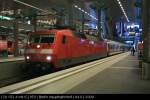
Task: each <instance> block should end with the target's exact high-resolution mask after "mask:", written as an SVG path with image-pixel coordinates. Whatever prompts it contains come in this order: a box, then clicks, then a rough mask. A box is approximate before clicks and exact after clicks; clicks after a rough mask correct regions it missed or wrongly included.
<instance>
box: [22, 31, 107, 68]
mask: <svg viewBox="0 0 150 100" xmlns="http://www.w3.org/2000/svg"><path fill="white" fill-rule="evenodd" d="M106 56H107V43H106V42H104V41H91V40H87V39H84V38H79V37H76V36H75V35H74V33H73V32H72V31H71V30H69V29H64V30H55V29H54V30H47V31H37V32H33V33H30V36H29V43H28V45H27V46H26V48H25V60H26V63H27V66H28V65H29V66H36V67H39V68H41V69H47V68H49V69H51V68H52V69H57V68H61V67H66V66H69V65H72V64H77V63H81V62H86V61H90V60H94V59H99V58H101V57H106ZM41 66H42V67H41Z"/></svg>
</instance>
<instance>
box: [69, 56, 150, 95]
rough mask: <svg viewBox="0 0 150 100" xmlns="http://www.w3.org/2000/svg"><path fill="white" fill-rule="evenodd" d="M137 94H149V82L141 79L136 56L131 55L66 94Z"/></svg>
mask: <svg viewBox="0 0 150 100" xmlns="http://www.w3.org/2000/svg"><path fill="white" fill-rule="evenodd" d="M89 74H90V73H89ZM137 93H140V94H149V93H150V81H149V80H142V79H141V68H139V61H138V59H137V56H131V55H129V56H128V57H126V58H125V59H123V60H121V61H119V62H117V63H115V64H113V65H112V66H111V67H109V68H107V69H105V70H104V71H102V72H100V73H98V74H97V75H95V76H94V77H92V78H90V79H88V80H86V81H85V82H83V83H81V84H79V85H77V86H76V87H74V88H72V89H71V90H69V91H68V92H67V94H137Z"/></svg>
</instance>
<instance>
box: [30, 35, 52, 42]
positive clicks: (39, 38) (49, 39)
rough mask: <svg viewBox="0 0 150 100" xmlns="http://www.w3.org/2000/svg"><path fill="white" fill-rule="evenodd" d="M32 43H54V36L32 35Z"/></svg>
mask: <svg viewBox="0 0 150 100" xmlns="http://www.w3.org/2000/svg"><path fill="white" fill-rule="evenodd" d="M29 41H30V43H53V42H54V36H53V35H31V36H30V40H29Z"/></svg>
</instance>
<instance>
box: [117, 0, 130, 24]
mask: <svg viewBox="0 0 150 100" xmlns="http://www.w3.org/2000/svg"><path fill="white" fill-rule="evenodd" d="M117 1H118V4H119V6H120V8H121V10H122V12H123V14H124V16H125V18H126V20H127V22H130V21H129V18H128V16H127V14H126V12H125V10H124V8H123V6H122V3H121V2H120V0H117Z"/></svg>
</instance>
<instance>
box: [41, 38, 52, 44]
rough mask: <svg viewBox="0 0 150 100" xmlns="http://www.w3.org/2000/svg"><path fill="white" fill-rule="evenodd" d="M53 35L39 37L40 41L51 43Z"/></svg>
mask: <svg viewBox="0 0 150 100" xmlns="http://www.w3.org/2000/svg"><path fill="white" fill-rule="evenodd" d="M53 42H54V37H41V42H40V43H53Z"/></svg>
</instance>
